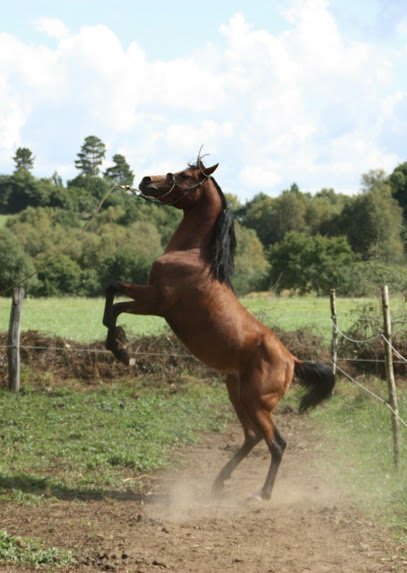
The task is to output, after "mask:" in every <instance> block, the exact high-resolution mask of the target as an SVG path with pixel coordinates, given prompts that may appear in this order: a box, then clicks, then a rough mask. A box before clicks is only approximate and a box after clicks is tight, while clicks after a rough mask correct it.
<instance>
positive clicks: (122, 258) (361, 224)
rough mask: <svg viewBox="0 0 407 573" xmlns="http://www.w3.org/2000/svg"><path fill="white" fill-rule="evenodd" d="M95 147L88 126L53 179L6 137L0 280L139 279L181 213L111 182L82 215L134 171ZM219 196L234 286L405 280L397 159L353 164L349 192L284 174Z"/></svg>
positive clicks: (91, 287) (403, 188)
mask: <svg viewBox="0 0 407 573" xmlns="http://www.w3.org/2000/svg"><path fill="white" fill-rule="evenodd" d="M105 155H106V147H105V145H104V143H103V142H102V141H101V140H100V139H99V138H98V137H96V136H88V137H86V138H85V140H84V143H83V145H82V146H81V148H80V151H79V152H78V154H77V158H76V160H75V167H76V169H77V170H78V175H77V176H76V177H75V178H73V179H72V180H70V181H68V182H67V183H66V185H64V184H63V181H62V179H61V177H60V176H59V175H58V174H57V173H54V174H53V175H52V176H51V177H49V178H36V177H34V176H33V174H32V170H33V167H34V162H35V157H34V155H33V153H32V151H31V150H30V149H28V148H19V149H17V151H16V153H15V156H14V157H13V162H14V171H13V172H12V173H11V174H8V175H0V213H1V214H3V215H6V217H3V221H4V220H5V224H4V225H3V227H2V228H1V229H0V260H1V261H2V264H1V270H0V291H1V290H3V289H5V288H7V287H8V286H9V285H10V284H13V283H14V282H16V281H18V280H20V279H21V278H23V277H25V276H28V275H33V276H32V278H31V279H30V280H29V281H28V283H27V284H26V289H27V291H28V292H29V293H31V294H32V295H34V296H49V295H61V294H75V295H90V296H96V295H100V294H102V293H103V291H104V288H105V286H106V285H107V284H108V283H109V282H111V281H112V280H124V281H132V282H141V283H144V282H146V280H147V277H148V271H149V268H150V266H151V263H152V262H153V260H154V259H155V258H156V256H157V255H158V254H159V253H160V252H161V251H162V249H163V247H164V246H165V245H166V244H167V242H168V240H169V238H170V236H171V234H172V233H173V231H174V230H175V228H176V226H177V224H178V222H179V220H180V217H181V213H180V212H179V211H177V210H175V209H171V207H165V206H158V205H155V204H149V203H146V202H142V201H137V200H135V198H134V197H133V196H132V195H129V194H126V193H125V192H123V191H118V190H117V191H115V192H113V193H111V194H110V195H109V197H108V199H107V200H106V202H105V203H104V205H103V209H102V210H101V212H100V213H99V214H98V215H97V217H95V218H94V219H92V220H91V221H89V217H90V216H91V214H92V213H93V212H94V210H95V207H96V205H97V204H98V203H99V202H100V200H101V199H102V197H104V196H105V194H106V193H107V192H108V191H109V189H111V187H112V184H116V183H117V184H120V185H132V184H133V181H134V172H133V171H132V169H131V168H130V166H129V164H128V162H127V160H126V158H125V157H124V156H123V155H121V154H115V155H113V157H112V165H111V166H110V167H108V168H107V169H105V171H104V172H102V165H103V162H104V159H105ZM227 198H228V201H229V204H231V206H232V207H233V208H234V212H235V220H236V232H237V237H238V249H237V255H236V273H235V280H234V286H235V289H236V290H237V292H238V293H239V294H244V293H247V292H250V291H253V290H268V289H273V290H274V291H276V292H281V291H282V290H284V289H290V290H294V291H297V292H300V293H307V292H316V293H318V294H325V293H327V292H328V291H329V289H330V288H336V289H337V290H338V292H339V293H340V294H342V295H355V296H357V295H367V294H371V293H372V292H374V291H375V289H376V288H377V286H378V285H379V284H380V283H383V282H387V283H388V284H389V285H391V286H392V288H393V289H394V290H397V291H407V262H406V238H407V232H406V229H407V162H406V163H402V164H400V165H399V166H397V167H396V168H395V169H394V171H393V172H392V173H391V174H390V175H387V174H386V173H384V172H383V171H382V170H372V171H370V172H369V173H367V174H365V175H363V176H362V182H361V190H360V192H359V193H357V194H355V195H352V196H349V195H344V194H341V193H337V192H335V191H334V189H321V191H319V192H318V193H316V194H314V195H312V194H310V193H305V192H303V191H301V190H300V188H299V187H298V185H296V184H295V183H294V184H293V185H291V187H290V188H289V189H286V190H283V191H282V192H281V193H280V195H279V196H278V197H270V196H268V195H266V194H264V193H258V194H257V195H255V196H254V197H253V199H251V200H250V201H247V202H246V203H245V204H242V203H240V202H239V199H238V198H237V196H235V195H229V196H227Z"/></svg>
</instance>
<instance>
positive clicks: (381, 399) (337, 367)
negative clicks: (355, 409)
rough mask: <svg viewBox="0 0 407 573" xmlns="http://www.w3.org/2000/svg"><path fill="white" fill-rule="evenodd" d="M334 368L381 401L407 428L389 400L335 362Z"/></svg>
mask: <svg viewBox="0 0 407 573" xmlns="http://www.w3.org/2000/svg"><path fill="white" fill-rule="evenodd" d="M336 369H337V370H338V371H339V372H340V373H341V374H343V375H344V376H345V377H346V378H347V379H348V380H349V381H350V382H353V384H356V385H357V386H359V388H361V389H362V390H363V391H364V392H366V393H367V394H370V396H372V398H374V399H375V400H377V401H378V402H381V403H382V404H384V405H385V406H386V407H387V408H388V409H389V410H390V411H391V412H392V414H393V415H394V416H395V417H396V418H397V419H398V420H399V421H400V422H401V423H402V424H403V426H405V427H406V428H407V422H406V421H405V420H403V418H402V417H401V416H400V415H399V413H398V412H396V411H395V410H394V409H393V408H392V407H391V405H390V404H389V402H388V401H387V400H385V399H384V398H382V397H381V396H379V395H378V394H376V393H375V392H372V390H370V389H369V388H367V387H366V386H364V385H363V384H361V383H360V382H358V381H357V380H356V379H355V378H353V377H352V376H351V375H350V374H348V373H347V372H345V370H343V369H342V368H340V367H339V366H338V365H337V364H336Z"/></svg>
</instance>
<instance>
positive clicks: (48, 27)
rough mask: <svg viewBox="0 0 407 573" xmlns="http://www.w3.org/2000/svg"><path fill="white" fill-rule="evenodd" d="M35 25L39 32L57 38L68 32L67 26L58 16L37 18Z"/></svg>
mask: <svg viewBox="0 0 407 573" xmlns="http://www.w3.org/2000/svg"><path fill="white" fill-rule="evenodd" d="M36 25H37V28H38V30H39V31H40V32H44V34H46V35H47V36H50V37H51V38H57V39H58V40H59V39H61V38H64V37H65V36H67V35H68V34H69V30H68V28H67V27H66V26H65V24H64V23H63V22H62V20H60V19H59V18H39V19H38V20H37V22H36Z"/></svg>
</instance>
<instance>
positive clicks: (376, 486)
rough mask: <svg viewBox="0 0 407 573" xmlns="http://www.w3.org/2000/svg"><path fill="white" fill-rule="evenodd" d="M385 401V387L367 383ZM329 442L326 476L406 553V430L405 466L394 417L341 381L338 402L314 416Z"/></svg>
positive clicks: (405, 437) (402, 393)
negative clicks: (396, 455)
mask: <svg viewBox="0 0 407 573" xmlns="http://www.w3.org/2000/svg"><path fill="white" fill-rule="evenodd" d="M365 384H367V385H368V387H369V388H370V389H371V390H373V391H375V392H376V393H377V394H379V395H382V396H383V397H384V398H386V391H385V390H384V387H385V384H384V383H383V381H379V380H374V379H370V380H368V381H365ZM399 413H400V416H401V417H402V418H403V419H404V420H407V388H406V386H405V385H404V386H400V388H399ZM311 420H312V422H313V423H314V425H315V427H316V428H317V430H318V431H319V432H322V433H323V435H324V439H326V437H328V441H329V447H328V448H327V454H328V457H327V464H326V466H325V467H324V468H322V471H323V472H324V474H325V475H327V476H330V477H331V479H333V480H336V481H337V482H338V483H339V484H340V486H341V488H342V489H343V490H344V491H346V492H348V493H349V495H350V496H351V497H353V498H354V499H356V500H357V502H358V503H359V504H362V506H363V507H364V509H365V511H366V512H367V513H368V514H370V515H371V516H373V517H374V518H375V519H378V520H380V521H381V522H382V523H384V524H385V525H386V526H387V527H389V528H390V529H391V530H392V531H393V533H394V534H395V536H396V538H397V539H398V540H399V541H400V542H401V543H403V544H406V547H407V428H405V426H403V425H402V424H400V462H399V468H398V470H396V469H395V467H394V463H393V443H392V434H391V422H390V412H389V410H388V409H387V408H385V407H384V406H383V404H381V403H379V402H377V401H375V400H373V399H372V398H371V397H370V396H368V395H367V394H365V393H364V392H363V391H362V390H360V389H359V388H357V387H356V386H354V385H351V383H350V382H346V381H344V380H341V381H340V383H339V384H337V389H336V392H335V396H334V398H333V399H332V400H330V401H329V402H327V403H326V404H325V406H324V407H322V408H316V409H315V410H314V411H313V412H312V413H311Z"/></svg>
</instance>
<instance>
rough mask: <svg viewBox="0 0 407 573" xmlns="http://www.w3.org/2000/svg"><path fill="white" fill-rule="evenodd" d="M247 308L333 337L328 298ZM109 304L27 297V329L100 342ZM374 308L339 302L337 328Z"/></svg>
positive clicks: (398, 308) (150, 322) (143, 319)
mask: <svg viewBox="0 0 407 573" xmlns="http://www.w3.org/2000/svg"><path fill="white" fill-rule="evenodd" d="M242 303H243V304H244V305H245V306H246V307H247V308H248V309H249V310H250V311H251V312H253V313H254V314H255V315H256V316H258V317H259V319H260V320H262V321H263V322H264V323H265V324H267V325H268V326H270V327H271V328H276V327H278V328H281V329H282V330H285V331H290V330H296V329H299V328H304V327H312V328H313V329H314V330H315V331H316V332H317V333H319V334H321V335H322V336H324V338H325V339H326V340H327V341H328V340H329V339H330V336H331V329H332V327H331V318H330V305H329V299H328V298H327V297H316V296H306V297H276V296H272V295H268V294H265V295H261V294H259V295H252V296H248V297H244V298H243V299H242ZM103 306H104V300H103V299H102V298H75V297H66V298H38V299H33V298H27V299H26V300H25V301H24V305H23V315H22V325H21V327H22V330H38V331H40V332H43V333H45V334H50V335H57V336H62V337H64V338H70V339H73V340H77V341H79V342H92V341H95V340H101V339H103V338H104V337H105V335H106V329H105V327H104V326H103V325H102V315H103ZM367 306H369V307H374V308H375V309H376V310H377V314H378V316H380V312H381V311H380V301H379V297H378V298H377V299H345V298H343V299H342V298H339V299H338V300H337V312H338V323H339V327H340V329H342V330H346V329H347V328H349V326H350V325H351V324H352V323H353V322H354V321H355V319H356V317H357V316H358V314H359V313H360V312H361V311H362V309H363V308H366V307H367ZM391 306H392V312H393V314H394V315H395V316H396V315H399V314H400V313H403V314H404V316H405V314H406V305H405V302H404V301H403V299H402V298H401V297H400V296H398V297H392V299H391ZM9 314H10V299H9V298H7V297H3V298H0V331H6V330H7V329H8V322H9ZM119 323H120V324H122V325H123V326H125V328H126V329H127V332H128V333H129V334H130V335H132V336H142V335H154V334H160V333H161V332H163V331H164V330H165V329H166V328H167V326H166V324H165V322H164V321H163V320H162V319H160V318H158V317H154V316H135V315H122V316H121V317H120V319H119Z"/></svg>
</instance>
